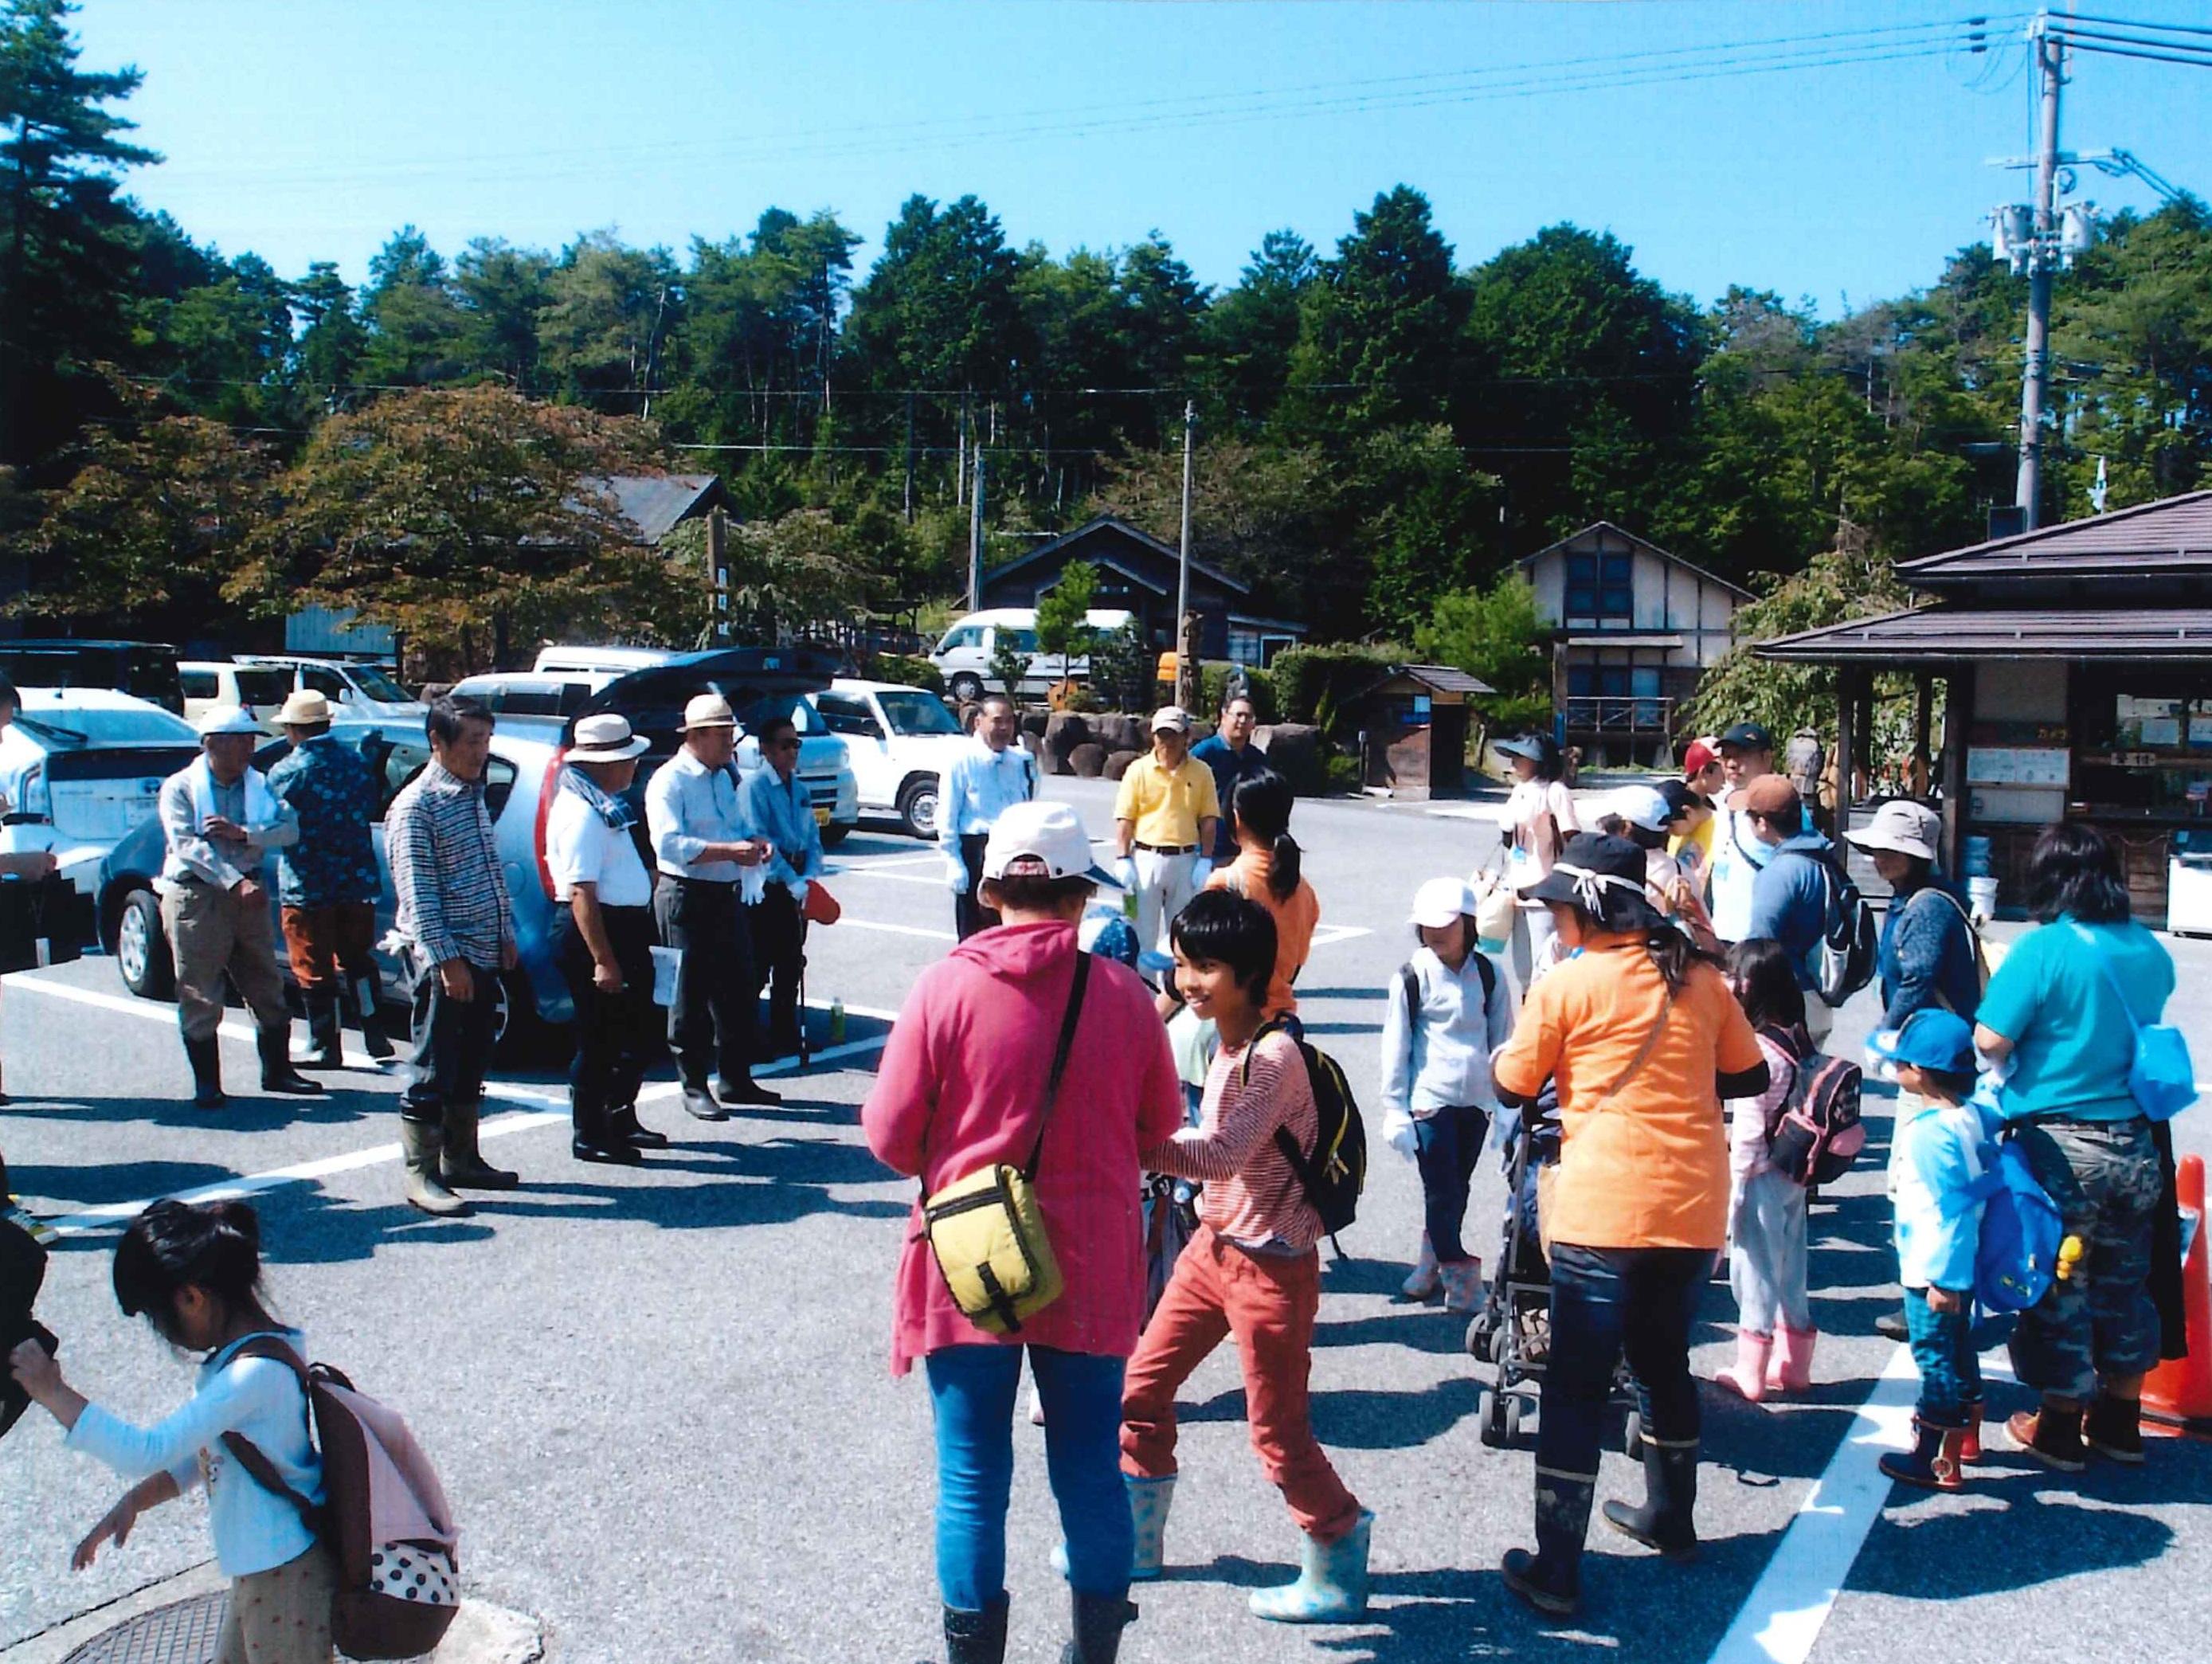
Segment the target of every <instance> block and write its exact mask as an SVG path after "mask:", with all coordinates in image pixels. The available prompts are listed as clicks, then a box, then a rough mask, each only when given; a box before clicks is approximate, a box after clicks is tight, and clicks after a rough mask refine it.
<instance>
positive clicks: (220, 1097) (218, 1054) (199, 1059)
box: [185, 1038, 230, 1109]
mask: <svg viewBox="0 0 2212 1664" xmlns="http://www.w3.org/2000/svg"><path fill="white" fill-rule="evenodd" d="M185 1061H186V1062H188V1063H190V1064H191V1066H192V1108H195V1109H220V1108H222V1107H223V1106H224V1105H225V1104H227V1103H228V1102H230V1099H229V1098H228V1096H226V1095H225V1094H224V1092H223V1090H222V1042H221V1041H219V1040H215V1039H212V1038H210V1039H207V1040H187V1041H186V1042H185Z"/></svg>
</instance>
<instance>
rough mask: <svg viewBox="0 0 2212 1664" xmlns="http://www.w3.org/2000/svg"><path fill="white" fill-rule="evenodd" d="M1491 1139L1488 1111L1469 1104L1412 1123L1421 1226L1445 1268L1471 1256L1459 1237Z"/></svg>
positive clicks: (1439, 1110) (1434, 1113)
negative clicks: (1476, 1173)
mask: <svg viewBox="0 0 2212 1664" xmlns="http://www.w3.org/2000/svg"><path fill="white" fill-rule="evenodd" d="M1489 1136H1490V1112H1489V1111H1488V1110H1486V1109H1478V1108H1474V1107H1473V1106H1471V1105H1470V1106H1464V1107H1462V1108H1452V1109H1438V1110H1435V1111H1433V1112H1432V1113H1431V1114H1429V1115H1427V1116H1426V1117H1425V1118H1421V1119H1417V1120H1415V1121H1414V1122H1413V1139H1414V1156H1413V1161H1414V1164H1415V1165H1416V1166H1418V1167H1419V1169H1420V1171H1421V1211H1422V1213H1421V1222H1422V1224H1424V1225H1425V1226H1426V1227H1427V1229H1428V1233H1429V1246H1430V1247H1431V1248H1433V1249H1435V1250H1436V1255H1437V1259H1439V1260H1443V1262H1444V1263H1445V1264H1446V1265H1451V1264H1454V1263H1455V1262H1456V1261H1459V1260H1466V1259H1468V1258H1470V1257H1471V1256H1470V1255H1469V1254H1468V1251H1467V1248H1466V1246H1465V1244H1463V1243H1462V1242H1461V1241H1460V1238H1459V1232H1460V1226H1461V1225H1462V1224H1464V1223H1465V1222H1466V1219H1467V1195H1468V1182H1469V1181H1471V1180H1472V1179H1473V1178H1474V1164H1475V1163H1477V1162H1479V1161H1480V1160H1481V1159H1482V1145H1483V1140H1484V1139H1486V1138H1488V1137H1489Z"/></svg>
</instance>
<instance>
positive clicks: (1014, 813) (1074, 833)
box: [983, 802, 1121, 889]
mask: <svg viewBox="0 0 2212 1664" xmlns="http://www.w3.org/2000/svg"><path fill="white" fill-rule="evenodd" d="M1010 871H1011V872H1013V873H1015V874H1016V875H1017V876H1019V877H1024V878H1031V877H1033V878H1088V879H1090V880H1091V883H1093V884H1111V885H1113V886H1114V887H1115V889H1119V888H1120V887H1121V886H1120V884H1119V882H1118V881H1117V880H1116V879H1115V877H1114V875H1113V874H1112V873H1110V872H1107V871H1103V870H1102V869H1101V868H1100V867H1099V866H1098V865H1097V862H1096V861H1094V860H1093V859H1091V835H1090V834H1089V833H1088V832H1086V831H1085V830H1084V829H1083V821H1082V819H1081V817H1079V816H1078V815H1077V814H1076V812H1075V811H1074V810H1073V809H1071V808H1070V807H1069V806H1068V805H1066V804H1064V803H1034V802H1033V803H1017V804H1012V805H1008V806H1007V807H1006V808H1005V809H1004V810H1001V811H1000V814H999V818H998V820H997V821H996V822H995V823H994V824H993V825H992V828H991V835H990V838H989V839H988V841H986V842H985V844H984V845H983V876H984V877H985V878H1005V877H1006V875H1007V873H1008V872H1010Z"/></svg>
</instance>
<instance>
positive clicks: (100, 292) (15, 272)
mask: <svg viewBox="0 0 2212 1664" xmlns="http://www.w3.org/2000/svg"><path fill="white" fill-rule="evenodd" d="M75 11H76V7H75V6H73V5H70V4H69V3H67V0H7V3H6V8H5V9H4V10H0V465H7V464H10V463H18V464H20V463H26V462H29V461H31V460H33V459H35V458H37V457H40V456H41V455H43V454H44V453H46V452H47V451H49V450H51V449H52V448H53V447H54V446H57V445H58V444H60V443H62V442H64V440H66V439H67V438H68V436H69V435H70V434H71V433H72V432H73V431H74V430H75V428H76V423H77V422H78V421H79V420H80V419H81V418H82V414H83V413H84V412H85V411H86V410H88V408H90V407H91V406H92V405H93V404H96V403H97V402H98V400H99V398H100V390H99V389H98V387H97V384H96V383H93V384H90V385H88V384H87V383H86V382H84V381H82V380H79V379H78V378H79V376H80V374H81V373H82V370H83V369H84V368H85V367H87V366H88V364H89V363H90V361H94V360H98V359H107V358H114V357H118V356H120V355H121V354H122V351H123V349H125V346H126V345H127V342H126V340H125V331H124V302H125V299H126V297H127V296H128V295H129V293H130V290H131V285H132V282H133V272H132V265H133V255H134V252H135V248H134V243H135V236H134V233H135V231H136V225H137V222H136V218H135V216H134V215H133V214H132V212H131V208H130V205H129V204H128V203H126V202H125V201H124V200H123V199H122V198H121V197H119V196H118V191H119V189H120V181H119V180H118V178H117V175H118V173H120V172H121V170H123V169H125V168H128V167H141V166H143V165H145V164H147V163H149V162H154V161H159V160H161V158H160V157H158V156H157V155H155V153H154V152H153V151H151V150H149V149H145V148H144V147H143V146H141V145H137V144H132V143H129V142H127V141H126V140H125V139H124V138H123V137H121V135H123V134H125V133H128V132H130V131H132V130H133V128H134V126H135V125H136V124H134V123H132V122H131V121H128V120H125V118H123V117H121V116H119V115H117V114H116V113H115V112H113V111H112V109H110V108H109V107H108V106H111V105H114V104H118V103H120V102H121V101H122V100H125V99H127V98H129V97H130V96H131V94H133V93H135V92H137V90H138V88H139V85H140V83H141V82H143V79H144V77H143V76H142V75H140V73H139V72H138V71H137V70H135V69H125V70H113V71H109V72H105V73H100V72H93V71H88V70H80V69H79V68H78V67H77V59H78V56H79V49H78V46H77V43H76V39H75V38H74V37H72V36H71V35H70V33H69V28H68V21H69V19H70V15H72V14H73V13H75Z"/></svg>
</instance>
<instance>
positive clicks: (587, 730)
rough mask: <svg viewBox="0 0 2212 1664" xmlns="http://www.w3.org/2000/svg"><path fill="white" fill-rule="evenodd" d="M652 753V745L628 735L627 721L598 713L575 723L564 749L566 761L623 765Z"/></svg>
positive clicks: (610, 714) (615, 716)
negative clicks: (571, 739) (566, 746)
mask: <svg viewBox="0 0 2212 1664" xmlns="http://www.w3.org/2000/svg"><path fill="white" fill-rule="evenodd" d="M652 749H653V742H652V741H650V740H648V739H647V738H644V737H643V736H642V735H633V734H632V733H631V732H630V726H629V718H628V717H626V716H622V715H618V714H617V713H615V712H613V711H602V712H601V713H600V714H599V715H597V716H586V717H580V718H578V719H577V721H576V738H574V741H573V742H571V743H570V744H569V746H568V761H569V762H627V761H628V760H629V758H631V757H641V756H644V755H645V754H646V753H647V751H649V750H652Z"/></svg>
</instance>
